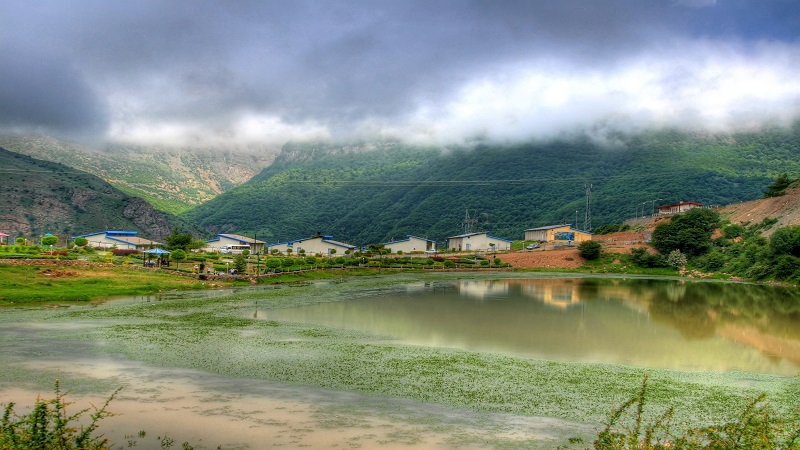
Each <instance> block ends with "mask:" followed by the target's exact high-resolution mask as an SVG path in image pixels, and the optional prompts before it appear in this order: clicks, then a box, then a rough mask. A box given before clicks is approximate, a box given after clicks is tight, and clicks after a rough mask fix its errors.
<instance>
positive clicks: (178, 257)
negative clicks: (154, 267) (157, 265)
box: [170, 249, 186, 268]
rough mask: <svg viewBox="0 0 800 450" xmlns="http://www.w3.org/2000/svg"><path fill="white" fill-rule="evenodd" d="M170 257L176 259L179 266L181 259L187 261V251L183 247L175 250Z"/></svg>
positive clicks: (176, 264)
mask: <svg viewBox="0 0 800 450" xmlns="http://www.w3.org/2000/svg"><path fill="white" fill-rule="evenodd" d="M170 257H171V258H172V259H173V260H175V267H176V268H177V267H178V264H179V263H180V262H181V261H186V252H185V251H183V250H181V249H177V250H173V251H172V253H170Z"/></svg>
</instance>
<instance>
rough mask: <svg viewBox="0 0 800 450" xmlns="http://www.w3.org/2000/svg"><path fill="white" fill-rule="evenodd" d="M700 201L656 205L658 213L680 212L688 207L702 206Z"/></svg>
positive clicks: (687, 209)
mask: <svg viewBox="0 0 800 450" xmlns="http://www.w3.org/2000/svg"><path fill="white" fill-rule="evenodd" d="M702 207H703V205H702V203H696V202H679V203H675V204H674V205H664V206H659V207H658V214H659V215H669V214H680V213H683V212H686V211H689V210H690V209H694V208H702Z"/></svg>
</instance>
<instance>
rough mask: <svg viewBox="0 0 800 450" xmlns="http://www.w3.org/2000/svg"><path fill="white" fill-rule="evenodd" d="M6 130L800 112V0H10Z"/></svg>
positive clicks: (331, 131) (231, 132) (569, 124)
mask: <svg viewBox="0 0 800 450" xmlns="http://www.w3.org/2000/svg"><path fill="white" fill-rule="evenodd" d="M0 23H1V24H2V26H1V27H0V62H1V63H0V130H15V131H27V130H31V131H37V132H43V133H51V134H56V135H59V136H65V137H72V138H74V139H93V140H98V139H100V140H110V141H123V142H135V143H145V144H178V145H203V146H208V145H217V144H220V143H226V142H234V143H239V144H253V143H267V144H272V145H280V144H282V143H283V142H285V141H287V140H295V141H297V140H303V139H354V138H364V139H374V138H395V137H399V138H405V139H409V140H413V141H414V142H425V143H429V142H430V143H459V142H463V141H470V140H472V139H475V138H488V139H498V140H519V139H528V138H531V137H548V136H555V135H557V134H558V133H560V132H563V131H569V130H572V129H575V128H576V127H580V128H595V129H596V128H598V127H600V128H602V127H624V128H626V129H628V128H633V129H637V128H641V127H647V126H664V125H669V126H675V125H678V126H687V127H688V126H691V127H711V128H713V129H727V128H728V127H731V126H748V127H752V126H758V125H759V124H761V123H763V122H765V121H770V122H775V121H778V122H782V123H787V122H788V121H790V120H792V119H793V118H794V117H795V116H797V115H798V112H800V40H798V34H800V2H797V0H527V1H503V0H486V1H467V0H458V1H446V0H421V1H416V0H414V1H411V0H387V1H381V0H367V1H339V0H315V1H301V0H281V1H268V0H254V1H235V0H226V1H222V0H220V1H202V0H186V1H182V0H164V1H148V0H132V1H109V0H95V1H90V0H69V1H64V0H51V1H48V0H41V1H38V0H3V2H2V4H1V5H0Z"/></svg>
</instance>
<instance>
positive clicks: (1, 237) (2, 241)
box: [0, 233, 8, 245]
mask: <svg viewBox="0 0 800 450" xmlns="http://www.w3.org/2000/svg"><path fill="white" fill-rule="evenodd" d="M0 245H8V235H7V234H5V233H0Z"/></svg>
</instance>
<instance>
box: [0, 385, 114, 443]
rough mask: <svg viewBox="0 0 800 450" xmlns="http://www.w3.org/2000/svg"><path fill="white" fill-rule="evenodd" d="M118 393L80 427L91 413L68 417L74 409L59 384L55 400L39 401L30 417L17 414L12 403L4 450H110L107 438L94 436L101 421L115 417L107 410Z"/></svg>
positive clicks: (3, 428) (1, 424)
mask: <svg viewBox="0 0 800 450" xmlns="http://www.w3.org/2000/svg"><path fill="white" fill-rule="evenodd" d="M118 392H119V390H117V391H115V392H114V393H113V394H111V396H110V397H109V398H108V400H106V402H105V404H103V406H102V407H100V408H99V409H98V408H94V412H93V413H91V414H90V416H89V417H90V421H89V424H88V425H86V426H83V425H81V426H78V425H77V422H78V421H79V420H80V419H81V417H82V416H83V415H84V414H86V413H87V412H89V409H88V408H87V409H82V410H80V411H78V412H77V413H75V414H67V406H69V405H71V403H68V402H66V401H65V400H64V397H65V395H66V394H65V393H62V392H61V389H60V387H59V385H58V380H56V385H55V398H53V399H51V400H41V399H38V400H36V404H35V405H34V406H33V410H32V411H31V412H30V414H27V415H22V416H19V415H17V414H16V413H15V412H14V403H13V402H12V403H9V404H8V405H7V406H6V408H5V411H4V412H3V418H2V421H0V448H1V449H9V450H16V449H19V450H22V449H25V450H29V449H30V450H46V449H64V450H69V449H88V450H98V449H107V448H109V446H110V444H109V441H108V439H107V438H105V437H103V435H102V434H101V435H99V436H94V435H93V434H94V432H95V431H96V430H97V427H98V421H100V419H103V418H105V417H109V416H112V415H113V414H111V413H110V412H108V411H107V410H106V408H107V407H108V404H109V403H111V400H113V399H114V397H115V396H116V395H117V393H118Z"/></svg>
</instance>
